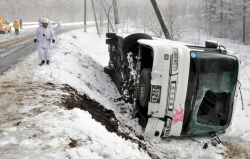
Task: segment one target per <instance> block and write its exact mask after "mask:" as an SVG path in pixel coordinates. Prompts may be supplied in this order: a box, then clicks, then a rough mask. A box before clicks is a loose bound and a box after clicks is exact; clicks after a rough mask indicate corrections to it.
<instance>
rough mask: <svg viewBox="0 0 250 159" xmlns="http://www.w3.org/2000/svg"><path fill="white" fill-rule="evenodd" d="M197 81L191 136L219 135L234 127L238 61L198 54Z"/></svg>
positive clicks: (225, 57)
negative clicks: (232, 118)
mask: <svg viewBox="0 0 250 159" xmlns="http://www.w3.org/2000/svg"><path fill="white" fill-rule="evenodd" d="M196 54H197V59H196V60H197V61H196V68H197V72H196V73H197V78H196V86H195V88H194V90H195V91H194V92H196V93H195V94H196V98H195V95H193V97H192V98H193V100H192V104H193V112H192V116H191V119H190V123H189V129H188V134H202V133H207V132H213V131H219V130H223V129H225V128H227V127H228V126H229V124H230V121H231V117H232V111H233V109H232V108H233V102H234V94H235V89H236V84H237V76H238V61H237V58H235V57H233V56H228V55H225V54H215V53H204V52H200V53H199V52H197V53H196Z"/></svg>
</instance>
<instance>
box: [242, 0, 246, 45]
mask: <svg viewBox="0 0 250 159" xmlns="http://www.w3.org/2000/svg"><path fill="white" fill-rule="evenodd" d="M243 5H244V6H243V41H242V42H243V43H246V35H245V34H246V0H244V4H243Z"/></svg>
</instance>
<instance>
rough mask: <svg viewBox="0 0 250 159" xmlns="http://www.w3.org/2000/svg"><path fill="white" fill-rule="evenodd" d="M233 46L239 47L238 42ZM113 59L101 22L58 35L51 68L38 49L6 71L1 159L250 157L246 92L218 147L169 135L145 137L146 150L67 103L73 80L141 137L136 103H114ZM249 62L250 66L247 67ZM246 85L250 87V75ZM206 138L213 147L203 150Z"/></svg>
mask: <svg viewBox="0 0 250 159" xmlns="http://www.w3.org/2000/svg"><path fill="white" fill-rule="evenodd" d="M27 30H28V29H27ZM27 33H29V32H28V31H27ZM212 40H214V39H212ZM3 41H4V40H3ZM228 46H229V47H228V48H229V49H232V48H230V46H233V44H228ZM239 46H240V47H242V48H245V50H244V49H242V52H241V53H242V54H243V55H245V54H247V52H246V50H247V48H249V46H246V45H245V46H242V45H239ZM240 47H239V48H240ZM240 50H241V49H240ZM108 59H109V54H108V51H107V45H106V44H105V37H104V36H102V37H101V38H99V36H97V34H96V33H95V28H94V27H93V28H88V30H87V33H84V32H83V30H82V29H80V30H75V31H70V32H66V33H63V34H62V35H60V36H58V37H57V42H56V44H54V45H53V47H52V61H51V64H50V65H44V66H39V65H38V64H39V63H40V61H39V60H38V54H37V52H34V53H32V54H31V55H30V56H28V57H27V58H26V59H25V60H24V61H23V62H21V63H20V64H18V65H16V66H15V67H14V68H13V69H12V70H10V71H8V72H7V73H6V74H4V75H3V76H0V103H1V104H0V105H1V106H0V116H1V118H0V156H1V157H0V158H58V159H64V158H75V159H77V158H84V159H85V158H88V159H91V158H93V159H96V158H110V159H118V158H121V159H125V158H127V159H130V158H134V159H141V158H150V155H149V153H150V154H154V156H158V158H211V159H214V158H216V159H220V158H231V157H232V158H249V156H250V154H249V150H250V144H249V143H250V124H249V115H250V107H249V106H247V104H246V103H247V100H248V96H247V95H248V94H247V91H245V92H244V94H243V96H244V98H246V99H247V100H245V101H244V102H245V110H244V111H242V110H241V103H240V100H238V106H237V110H236V115H235V120H234V122H233V124H232V126H231V127H230V128H229V129H228V131H227V132H226V133H225V134H222V135H221V136H220V138H221V140H222V142H223V145H218V146H216V147H214V146H212V145H211V143H210V138H209V137H193V138H192V139H194V140H195V141H193V140H191V139H189V138H173V139H170V140H168V139H163V140H162V141H161V142H160V143H155V142H154V141H151V140H145V141H142V142H143V143H145V145H146V146H147V148H146V149H147V152H146V151H145V150H144V149H141V148H139V146H138V144H136V143H134V142H132V141H130V140H125V139H124V138H121V137H119V136H118V135H116V134H115V133H110V132H108V131H107V130H106V129H105V127H104V126H103V125H101V124H100V123H98V122H96V121H95V120H93V119H92V117H91V115H90V114H89V113H88V112H87V111H83V110H80V109H78V108H75V109H72V110H68V109H66V108H65V107H63V105H62V101H63V97H64V96H67V95H69V93H68V92H65V91H64V90H63V87H64V86H63V84H68V85H70V86H71V87H73V88H75V89H76V90H77V91H78V92H79V93H85V94H87V95H88V96H89V97H90V98H92V99H94V100H95V101H97V102H99V103H101V104H102V105H103V106H104V107H106V108H108V109H111V110H113V111H114V113H115V115H116V117H117V119H118V120H119V121H120V123H119V129H120V131H128V130H127V129H126V128H124V127H123V126H124V125H127V126H128V127H131V128H132V130H133V132H129V133H131V136H132V137H133V138H136V137H135V136H133V134H142V133H143V129H142V128H141V126H139V124H138V119H133V118H132V116H131V114H130V113H129V109H128V108H127V107H128V105H127V104H124V103H119V104H118V103H114V102H113V101H114V99H115V98H117V97H119V94H118V91H117V90H116V88H115V86H114V84H113V83H112V82H111V80H110V78H109V77H108V76H107V75H106V74H105V73H104V72H103V67H104V66H106V65H107V64H108ZM243 60H244V62H245V63H246V61H247V60H246V59H243ZM248 67H249V66H246V65H244V68H243V71H247V69H248ZM245 83H247V84H249V80H248V81H247V80H246V81H245ZM245 83H244V85H243V86H244V88H246V86H247V84H245ZM239 99H240V98H239ZM248 104H249V102H248ZM118 105H119V106H118ZM120 107H123V108H125V112H124V111H121V108H120ZM126 108H127V109H126ZM72 141H76V142H75V143H76V147H73V148H72V147H70V146H69V144H70V143H72ZM205 143H208V148H207V149H203V146H204V144H205ZM148 152H149V153H148Z"/></svg>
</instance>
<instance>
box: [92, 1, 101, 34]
mask: <svg viewBox="0 0 250 159" xmlns="http://www.w3.org/2000/svg"><path fill="white" fill-rule="evenodd" d="M91 3H92V7H93V13H94V18H95V26H96V31H97V34H98V35H100V33H99V29H98V23H97V19H96V13H95V5H94V1H93V0H91Z"/></svg>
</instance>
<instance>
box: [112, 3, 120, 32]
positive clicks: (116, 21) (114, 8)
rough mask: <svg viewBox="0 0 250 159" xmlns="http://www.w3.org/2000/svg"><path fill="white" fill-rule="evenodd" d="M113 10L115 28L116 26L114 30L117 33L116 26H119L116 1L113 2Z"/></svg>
mask: <svg viewBox="0 0 250 159" xmlns="http://www.w3.org/2000/svg"><path fill="white" fill-rule="evenodd" d="M113 10H114V17H115V26H116V27H115V28H116V32H117V31H118V27H117V25H118V24H120V20H119V13H118V5H117V0H113Z"/></svg>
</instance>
